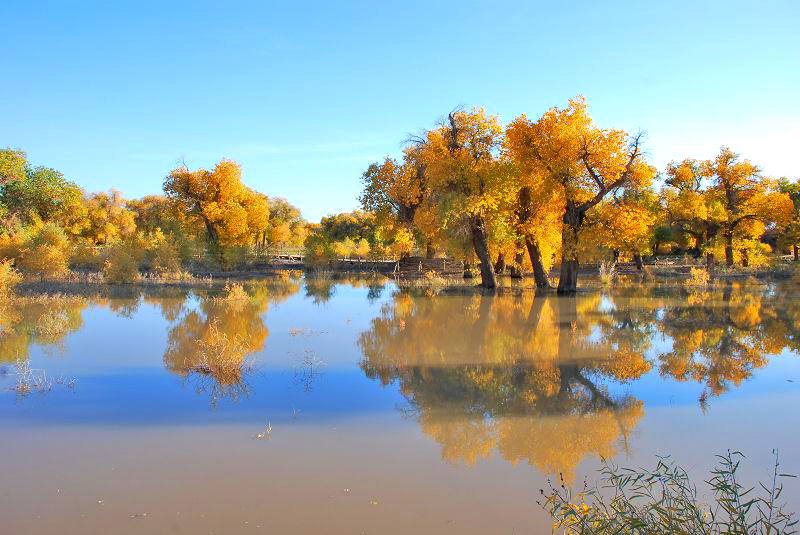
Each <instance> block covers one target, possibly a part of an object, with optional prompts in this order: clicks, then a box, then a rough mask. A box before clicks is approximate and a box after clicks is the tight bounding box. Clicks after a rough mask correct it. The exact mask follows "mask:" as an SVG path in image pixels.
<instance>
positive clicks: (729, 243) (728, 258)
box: [725, 232, 733, 267]
mask: <svg viewBox="0 0 800 535" xmlns="http://www.w3.org/2000/svg"><path fill="white" fill-rule="evenodd" d="M725 265H726V266H728V267H731V266H733V233H731V232H726V233H725Z"/></svg>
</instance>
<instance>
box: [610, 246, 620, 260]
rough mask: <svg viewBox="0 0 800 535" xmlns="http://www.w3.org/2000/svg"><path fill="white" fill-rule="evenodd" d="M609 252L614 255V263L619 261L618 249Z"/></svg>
mask: <svg viewBox="0 0 800 535" xmlns="http://www.w3.org/2000/svg"><path fill="white" fill-rule="evenodd" d="M611 254H612V255H614V263H615V264H616V263H617V262H619V249H614V250H613V251H611Z"/></svg>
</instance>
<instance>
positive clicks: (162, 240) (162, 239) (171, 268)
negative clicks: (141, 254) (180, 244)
mask: <svg viewBox="0 0 800 535" xmlns="http://www.w3.org/2000/svg"><path fill="white" fill-rule="evenodd" d="M173 242H174V240H172V239H168V238H167V237H166V236H164V234H163V233H162V232H161V230H157V231H156V232H155V233H154V235H153V237H152V238H151V240H150V243H149V245H148V251H147V252H148V256H149V257H150V268H151V269H152V270H153V271H154V272H156V273H158V274H162V275H163V274H165V273H176V272H178V271H180V269H181V260H180V255H179V254H178V248H177V247H176V246H175V244H174V243H173Z"/></svg>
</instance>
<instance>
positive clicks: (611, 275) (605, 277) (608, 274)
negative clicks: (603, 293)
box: [599, 261, 617, 286]
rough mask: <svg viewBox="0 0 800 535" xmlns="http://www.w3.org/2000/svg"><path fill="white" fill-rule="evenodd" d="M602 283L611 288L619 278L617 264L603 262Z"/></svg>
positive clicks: (601, 263) (601, 264)
mask: <svg viewBox="0 0 800 535" xmlns="http://www.w3.org/2000/svg"><path fill="white" fill-rule="evenodd" d="M599 275H600V283H601V284H602V285H604V286H609V285H611V284H613V283H614V280H615V279H616V278H617V264H616V263H615V262H608V261H603V262H600V267H599Z"/></svg>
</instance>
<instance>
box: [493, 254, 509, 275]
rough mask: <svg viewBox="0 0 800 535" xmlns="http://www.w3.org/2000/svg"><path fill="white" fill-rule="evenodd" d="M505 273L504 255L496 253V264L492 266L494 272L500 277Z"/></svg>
mask: <svg viewBox="0 0 800 535" xmlns="http://www.w3.org/2000/svg"><path fill="white" fill-rule="evenodd" d="M505 271H506V255H505V253H503V252H500V253H497V262H495V264H494V272H495V273H496V274H497V275H502V274H503V273H505Z"/></svg>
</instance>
